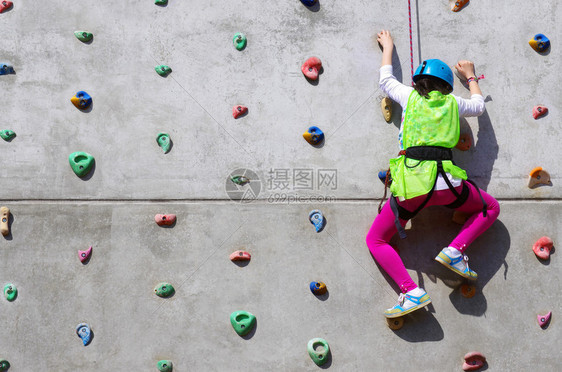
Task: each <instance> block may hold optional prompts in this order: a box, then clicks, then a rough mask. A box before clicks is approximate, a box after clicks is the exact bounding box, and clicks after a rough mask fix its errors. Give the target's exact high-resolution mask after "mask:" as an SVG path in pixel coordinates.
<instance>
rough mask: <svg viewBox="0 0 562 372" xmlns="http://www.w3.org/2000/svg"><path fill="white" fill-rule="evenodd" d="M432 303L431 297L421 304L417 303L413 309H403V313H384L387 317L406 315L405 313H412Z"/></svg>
mask: <svg viewBox="0 0 562 372" xmlns="http://www.w3.org/2000/svg"><path fill="white" fill-rule="evenodd" d="M430 303H431V299H429V300H427V301H425V302H422V303H421V304H419V305H416V306H414V307H412V308H411V309H408V310H406V311H403V312H401V313H396V314H389V315H386V314H384V316H385V317H386V318H387V319H393V318H400V317H401V316H404V315H406V314H410V313H411V312H412V311H416V310H418V309H421V308H422V307H425V306H427V305H429V304H430Z"/></svg>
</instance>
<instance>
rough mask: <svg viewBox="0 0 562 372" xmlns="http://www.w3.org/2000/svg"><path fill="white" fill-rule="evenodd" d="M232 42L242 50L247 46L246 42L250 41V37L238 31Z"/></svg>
mask: <svg viewBox="0 0 562 372" xmlns="http://www.w3.org/2000/svg"><path fill="white" fill-rule="evenodd" d="M232 42H233V43H234V47H235V48H236V49H237V50H242V49H244V48H246V43H247V42H248V39H247V38H246V35H244V34H243V33H241V32H237V33H235V34H234V37H233V38H232Z"/></svg>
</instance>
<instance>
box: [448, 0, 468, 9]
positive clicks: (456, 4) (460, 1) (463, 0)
mask: <svg viewBox="0 0 562 372" xmlns="http://www.w3.org/2000/svg"><path fill="white" fill-rule="evenodd" d="M468 1H469V0H456V1H453V2H452V4H451V10H452V11H453V12H458V11H459V10H461V9H462V8H464V6H465V5H466V4H468Z"/></svg>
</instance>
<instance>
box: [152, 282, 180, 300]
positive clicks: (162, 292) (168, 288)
mask: <svg viewBox="0 0 562 372" xmlns="http://www.w3.org/2000/svg"><path fill="white" fill-rule="evenodd" d="M154 292H155V293H156V296H159V297H170V296H171V295H173V294H174V293H175V292H176V290H175V289H174V286H173V285H171V284H170V283H160V284H158V285H157V286H156V287H155V288H154Z"/></svg>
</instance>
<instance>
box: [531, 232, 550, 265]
mask: <svg viewBox="0 0 562 372" xmlns="http://www.w3.org/2000/svg"><path fill="white" fill-rule="evenodd" d="M553 246H554V242H553V241H552V239H550V238H549V237H548V236H543V237H542V238H540V239H539V240H537V242H536V243H535V244H533V252H535V254H536V255H537V257H538V258H540V259H541V260H548V258H549V257H550V251H551V250H552V247H553Z"/></svg>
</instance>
